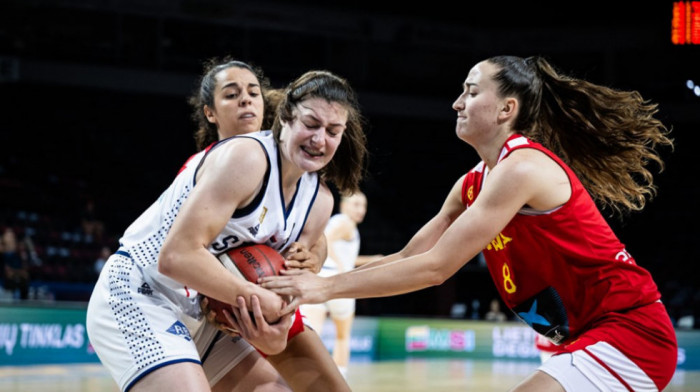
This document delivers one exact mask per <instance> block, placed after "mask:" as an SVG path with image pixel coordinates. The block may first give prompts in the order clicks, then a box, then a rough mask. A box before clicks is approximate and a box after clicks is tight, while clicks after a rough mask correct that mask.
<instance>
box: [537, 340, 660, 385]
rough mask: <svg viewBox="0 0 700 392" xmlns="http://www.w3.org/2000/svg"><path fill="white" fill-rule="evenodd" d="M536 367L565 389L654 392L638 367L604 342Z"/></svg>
mask: <svg viewBox="0 0 700 392" xmlns="http://www.w3.org/2000/svg"><path fill="white" fill-rule="evenodd" d="M539 370H541V371H543V372H545V373H547V374H549V375H550V376H552V377H554V379H555V380H557V381H558V382H559V384H561V386H562V387H564V390H566V391H567V392H590V391H605V392H608V391H610V392H617V391H620V392H628V391H630V390H632V391H637V392H656V391H658V389H657V388H656V384H654V382H653V381H652V380H651V379H650V378H649V376H647V375H646V373H644V372H643V371H642V369H640V368H639V367H638V366H637V365H636V364H634V362H632V361H631V360H630V359H629V358H627V357H626V356H625V355H624V354H623V353H622V352H620V351H619V350H617V349H616V348H614V347H613V346H611V345H610V344H608V343H606V342H598V343H595V344H592V345H590V346H587V347H586V348H585V349H583V350H577V351H574V352H572V353H563V354H558V355H555V356H553V357H551V358H550V359H548V360H547V361H546V362H545V363H544V364H542V366H540V368H539Z"/></svg>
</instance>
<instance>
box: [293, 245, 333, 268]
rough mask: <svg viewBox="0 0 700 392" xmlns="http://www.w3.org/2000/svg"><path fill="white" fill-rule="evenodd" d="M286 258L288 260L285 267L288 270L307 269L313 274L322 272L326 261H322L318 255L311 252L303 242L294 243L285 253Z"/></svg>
mask: <svg viewBox="0 0 700 392" xmlns="http://www.w3.org/2000/svg"><path fill="white" fill-rule="evenodd" d="M284 258H285V259H286V260H287V262H286V263H285V264H284V265H285V266H286V267H287V268H288V269H302V270H303V269H305V270H309V271H311V272H313V273H318V272H319V271H321V267H323V262H324V261H325V260H320V259H319V257H318V255H317V254H316V253H314V252H311V251H310V250H309V249H308V248H307V247H306V245H304V244H302V243H301V242H293V243H292V244H291V245H290V246H289V248H287V250H286V251H285V252H284Z"/></svg>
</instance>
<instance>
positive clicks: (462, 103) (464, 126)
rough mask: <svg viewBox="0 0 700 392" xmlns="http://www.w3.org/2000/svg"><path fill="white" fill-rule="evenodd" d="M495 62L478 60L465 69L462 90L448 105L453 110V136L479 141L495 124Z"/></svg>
mask: <svg viewBox="0 0 700 392" xmlns="http://www.w3.org/2000/svg"><path fill="white" fill-rule="evenodd" d="M496 71H497V68H496V66H495V65H493V64H491V63H489V62H485V61H482V62H480V63H478V64H477V65H475V66H474V68H472V69H471V70H470V71H469V75H468V76H467V79H466V80H465V82H464V91H463V92H462V94H461V95H460V96H459V97H457V100H456V101H455V102H454V104H452V108H453V109H454V110H456V111H457V126H456V132H457V137H459V138H460V139H462V140H464V141H465V142H467V143H470V142H474V141H477V140H480V139H481V138H482V137H483V136H487V137H488V135H489V134H490V133H492V132H490V131H492V130H493V129H494V128H497V127H498V125H499V122H498V114H499V110H500V106H501V104H502V101H503V100H502V99H501V98H500V97H499V96H498V91H497V87H498V85H497V84H496V82H495V81H494V80H493V79H492V75H493V74H494V73H495V72H496Z"/></svg>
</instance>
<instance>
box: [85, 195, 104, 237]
mask: <svg viewBox="0 0 700 392" xmlns="http://www.w3.org/2000/svg"><path fill="white" fill-rule="evenodd" d="M80 218H81V224H82V226H83V233H85V239H86V242H91V240H93V239H94V240H96V241H97V242H101V241H102V234H103V233H104V223H102V220H100V219H99V217H98V214H97V211H96V208H95V201H94V200H92V199H89V200H88V201H87V202H86V203H85V207H84V208H83V212H82V214H81V217H80Z"/></svg>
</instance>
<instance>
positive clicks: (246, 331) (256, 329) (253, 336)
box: [223, 295, 292, 355]
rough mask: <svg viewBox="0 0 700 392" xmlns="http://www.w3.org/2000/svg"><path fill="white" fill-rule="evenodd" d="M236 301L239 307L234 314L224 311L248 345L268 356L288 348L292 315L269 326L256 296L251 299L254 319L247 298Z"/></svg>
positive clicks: (239, 298) (289, 314)
mask: <svg viewBox="0 0 700 392" xmlns="http://www.w3.org/2000/svg"><path fill="white" fill-rule="evenodd" d="M236 301H237V304H238V306H234V307H233V314H230V313H229V312H228V311H226V310H224V311H223V312H224V316H225V317H226V319H227V320H228V322H229V323H230V324H231V325H232V326H233V328H235V329H236V330H237V331H239V333H240V335H241V336H242V337H243V338H244V339H245V340H247V341H248V343H250V344H252V345H253V346H255V347H256V348H257V349H258V350H260V351H262V352H263V353H265V354H267V355H274V354H279V353H280V352H282V351H283V350H284V349H285V348H286V347H287V334H288V332H289V328H290V327H291V326H292V314H291V313H287V314H286V315H284V316H282V317H281V318H280V319H279V321H278V322H276V323H274V324H269V323H268V322H267V321H266V320H265V317H263V311H262V309H261V307H260V300H259V299H258V297H257V296H256V295H253V296H251V298H250V304H251V308H252V311H253V319H251V318H250V313H249V312H248V308H247V306H246V303H245V298H243V297H238V298H237V299H236Z"/></svg>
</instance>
